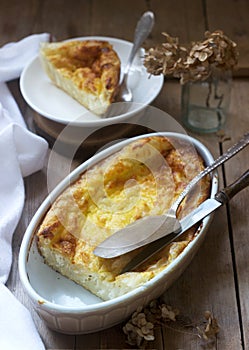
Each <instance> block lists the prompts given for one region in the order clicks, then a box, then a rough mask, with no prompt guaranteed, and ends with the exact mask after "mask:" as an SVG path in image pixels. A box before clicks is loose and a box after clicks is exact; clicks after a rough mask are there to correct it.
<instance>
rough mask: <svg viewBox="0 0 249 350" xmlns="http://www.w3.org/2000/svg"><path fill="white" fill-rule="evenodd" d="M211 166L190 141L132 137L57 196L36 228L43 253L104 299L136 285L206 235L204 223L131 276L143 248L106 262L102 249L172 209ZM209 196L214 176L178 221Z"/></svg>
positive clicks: (198, 189) (185, 202)
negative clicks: (115, 235)
mask: <svg viewBox="0 0 249 350" xmlns="http://www.w3.org/2000/svg"><path fill="white" fill-rule="evenodd" d="M204 166H205V165H204V162H203V159H202V158H201V156H200V155H199V154H198V153H197V150H196V148H195V147H194V146H193V144H192V143H191V142H189V141H187V140H184V139H179V138H176V137H164V136H160V135H154V136H146V137H143V138H138V139H136V140H135V141H132V142H131V143H129V144H128V145H126V146H125V147H123V148H122V149H121V150H119V151H117V152H116V153H114V154H111V155H110V156H108V157H107V158H105V159H103V160H101V161H100V162H98V163H96V164H95V165H93V166H91V167H89V169H87V170H85V171H84V172H83V173H82V174H81V175H80V176H79V178H78V179H77V180H76V181H74V182H73V183H72V184H70V185H69V186H68V187H67V188H66V189H64V190H63V192H62V193H61V194H60V195H59V196H58V197H57V199H56V200H55V201H54V202H53V204H52V205H51V207H50V208H49V210H48V211H47V213H46V215H45V217H44V218H43V220H42V222H41V224H40V225H39V227H38V229H37V231H36V239H37V245H38V249H39V252H40V253H41V255H42V256H43V257H44V260H45V262H46V263H47V264H48V265H49V266H51V267H52V268H53V269H54V270H56V271H58V272H59V273H61V274H62V275H64V276H66V277H68V278H69V279H71V280H73V281H75V282H76V283H78V284H80V285H82V286H83V287H84V288H85V289H87V290H89V291H90V292H92V293H93V294H95V295H97V296H98V297H100V298H101V299H102V300H110V299H113V298H115V297H118V296H121V295H124V294H126V293H128V292H129V291H132V290H134V289H135V288H137V287H139V286H141V285H143V284H145V283H146V282H147V281H149V280H151V279H152V278H153V277H154V276H156V275H157V274H159V272H161V271H162V270H163V269H164V268H165V267H166V266H168V265H169V264H170V263H171V262H172V261H173V260H174V259H175V258H176V257H178V256H179V254H181V252H182V251H183V250H184V249H185V248H186V247H187V246H188V244H189V243H190V242H191V241H192V240H193V239H194V237H195V235H197V234H198V231H197V228H196V227H193V228H191V229H189V230H188V231H187V232H186V233H185V234H184V235H183V236H182V237H181V238H180V239H178V240H176V241H175V242H172V243H170V244H169V245H167V246H166V247H164V248H163V249H162V250H161V251H160V252H158V253H157V254H156V255H155V256H154V257H152V258H151V259H150V260H149V261H148V262H146V263H145V264H144V265H142V267H140V268H139V269H137V270H134V271H132V272H127V273H124V274H121V273H120V272H121V271H122V268H123V267H124V266H125V265H126V264H127V263H128V262H129V261H130V259H131V258H133V257H134V255H135V254H137V252H138V251H137V250H135V251H133V252H129V253H127V254H124V255H122V256H119V257H116V258H112V259H103V258H99V257H97V256H95V255H94V253H93V250H94V248H95V247H96V246H97V245H98V244H99V243H100V242H101V241H103V240H104V239H105V238H107V237H108V236H110V235H111V234H112V233H114V232H115V231H117V230H119V229H121V228H123V227H125V226H126V225H128V224H130V223H132V222H134V221H135V220H138V219H139V218H141V217H144V216H147V215H157V214H158V215H160V214H163V213H164V212H166V211H167V209H169V208H170V206H171V205H172V203H173V202H174V201H175V200H176V198H177V197H178V196H179V194H180V193H181V192H182V190H183V189H184V187H185V186H186V185H187V184H188V183H189V182H190V181H191V179H192V178H193V177H194V176H195V175H196V174H197V173H199V172H200V171H201V170H202V169H203V168H204ZM209 195H210V177H209V176H207V177H205V178H203V179H202V180H200V181H199V183H198V184H197V185H196V186H195V188H194V189H193V190H192V191H191V192H190V193H189V194H188V195H187V196H186V198H185V199H184V200H183V202H182V203H181V205H180V207H179V209H178V213H177V216H178V218H182V217H184V216H185V215H187V214H188V213H190V212H191V211H192V210H193V209H194V208H196V207H197V206H198V205H199V204H200V203H201V202H202V201H204V200H205V199H206V198H207V197H209ZM135 234H136V232H134V235H135ZM140 249H142V248H140Z"/></svg>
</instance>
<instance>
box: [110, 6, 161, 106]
mask: <svg viewBox="0 0 249 350" xmlns="http://www.w3.org/2000/svg"><path fill="white" fill-rule="evenodd" d="M153 26H154V14H153V12H151V11H147V12H145V13H144V14H143V15H142V17H141V18H140V20H139V21H138V22H137V26H136V29H135V34H134V43H133V47H132V50H131V52H130V56H129V58H128V62H127V65H126V67H125V70H124V75H123V78H122V80H121V82H120V84H119V91H118V94H117V96H116V102H132V92H131V90H130V89H129V87H128V86H127V80H128V75H129V70H130V68H131V65H132V62H133V60H134V57H135V55H136V53H137V51H138V49H139V48H140V47H141V45H142V43H143V42H144V40H145V39H146V38H147V37H148V35H149V34H150V32H151V30H152V28H153Z"/></svg>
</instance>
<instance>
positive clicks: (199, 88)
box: [181, 70, 232, 133]
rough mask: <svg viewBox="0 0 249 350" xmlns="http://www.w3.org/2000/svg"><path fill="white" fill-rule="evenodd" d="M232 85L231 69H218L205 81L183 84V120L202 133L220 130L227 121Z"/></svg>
mask: <svg viewBox="0 0 249 350" xmlns="http://www.w3.org/2000/svg"><path fill="white" fill-rule="evenodd" d="M231 85H232V73H231V71H221V70H216V71H215V72H213V74H212V75H211V76H210V77H209V78H208V79H207V80H204V81H195V82H187V83H185V84H184V85H182V101H181V108H182V121H183V124H184V125H185V126H186V127H187V128H189V129H190V130H193V131H196V132H200V133H211V132H215V131H218V130H219V129H221V127H222V126H223V125H224V123H225V122H226V118H227V113H228V108H229V102H230V95H231Z"/></svg>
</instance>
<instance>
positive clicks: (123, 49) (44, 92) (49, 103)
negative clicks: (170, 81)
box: [20, 36, 163, 126]
mask: <svg viewBox="0 0 249 350" xmlns="http://www.w3.org/2000/svg"><path fill="white" fill-rule="evenodd" d="M89 39H92V40H106V41H108V42H109V43H110V44H112V45H113V48H114V50H116V52H117V53H118V55H119V57H120V60H121V76H122V74H123V70H124V67H125V65H126V62H127V60H128V56H129V54H130V51H131V48H132V43H130V42H128V41H124V40H120V39H115V38H110V37H101V36H91V37H82V38H75V39H71V40H89ZM143 52H144V50H143V49H141V50H140V52H138V53H137V55H136V57H135V59H134V61H133V64H132V67H131V70H130V73H129V78H128V85H129V87H130V88H131V90H132V93H133V102H134V105H133V108H132V110H131V111H128V112H121V113H122V114H119V113H118V114H115V116H114V117H111V118H100V117H99V116H96V115H94V114H93V113H90V112H89V111H87V109H86V108H84V107H83V106H82V105H81V104H80V103H78V102H77V101H76V100H74V99H73V98H72V97H70V96H69V95H68V94H66V93H65V92H64V91H63V90H61V89H59V88H57V87H56V86H55V85H54V84H53V83H52V82H51V81H50V79H49V78H48V76H47V74H46V73H45V72H44V70H43V68H42V66H41V62H40V60H39V57H38V56H37V57H36V58H35V59H33V60H32V61H31V62H29V63H28V64H27V66H26V67H25V69H24V70H23V72H22V74H21V78H20V89H21V92H22V95H23V97H24V99H25V100H26V102H27V103H28V104H29V105H30V107H31V108H33V109H34V110H35V111H36V112H37V113H39V114H41V115H42V116H44V117H46V118H48V119H51V120H53V121H56V122H60V123H62V124H68V123H71V124H72V125H79V126H97V125H98V126H105V125H109V124H113V123H118V122H122V121H125V120H126V119H127V118H129V117H130V116H131V114H132V115H134V114H135V113H138V112H139V111H140V110H141V109H142V108H144V106H146V105H148V104H150V103H151V102H152V101H153V100H154V99H155V98H156V96H157V95H158V94H159V92H160V90H161V88H162V85H163V76H162V75H160V76H149V74H148V73H147V71H146V69H145V67H144V65H143V61H142V56H143Z"/></svg>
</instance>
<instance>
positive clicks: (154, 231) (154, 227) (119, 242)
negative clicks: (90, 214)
mask: <svg viewBox="0 0 249 350" xmlns="http://www.w3.org/2000/svg"><path fill="white" fill-rule="evenodd" d="M248 144H249V133H247V134H245V135H244V137H243V138H242V139H240V140H239V141H238V142H237V143H236V144H235V145H233V146H232V147H231V148H229V149H228V151H227V152H225V153H224V154H222V155H221V156H220V157H218V158H217V159H216V160H215V161H214V162H213V163H211V164H210V165H209V166H208V167H206V168H205V169H204V170H203V171H201V172H200V173H199V174H198V175H197V176H195V177H194V178H193V179H192V180H191V181H190V183H189V184H188V185H187V186H186V187H185V189H184V190H183V192H182V193H181V194H180V196H179V197H178V198H177V200H176V201H175V202H174V203H173V205H172V207H171V208H170V209H169V211H168V212H167V213H165V214H163V215H154V216H152V215H150V216H146V217H144V218H141V219H139V220H136V221H135V222H133V223H132V224H130V225H128V226H126V227H125V228H123V229H121V230H119V231H117V232H115V233H114V234H113V235H111V236H110V237H108V238H107V239H105V240H104V241H103V242H101V243H100V244H99V245H98V246H97V247H96V248H95V249H94V254H95V255H97V256H99V257H102V258H107V259H108V258H114V257H116V256H119V255H122V254H125V253H128V252H129V251H132V250H135V249H137V248H140V247H142V246H145V245H147V244H148V243H151V242H153V241H156V240H158V239H160V238H161V237H164V236H166V235H168V234H171V233H172V232H174V233H179V232H181V228H182V226H181V222H180V221H179V220H178V219H177V217H176V212H177V209H178V206H179V204H180V203H181V201H182V200H183V198H184V197H185V196H186V194H187V193H188V192H189V191H190V190H191V189H192V188H193V187H194V185H195V184H196V183H197V182H198V181H199V180H200V179H201V178H203V177H204V176H206V175H207V174H209V173H210V172H211V171H213V170H214V169H216V168H217V167H218V166H220V165H221V164H223V163H224V162H226V161H227V160H228V159H230V158H231V157H233V156H234V155H235V154H237V153H238V152H239V151H240V150H242V149H243V148H244V147H246V146H247V145H248Z"/></svg>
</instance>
